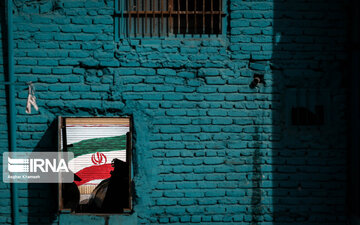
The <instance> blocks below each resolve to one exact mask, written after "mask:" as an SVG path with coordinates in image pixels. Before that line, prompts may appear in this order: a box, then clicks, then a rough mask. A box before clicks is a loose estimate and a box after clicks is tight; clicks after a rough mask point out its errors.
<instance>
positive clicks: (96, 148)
mask: <svg viewBox="0 0 360 225" xmlns="http://www.w3.org/2000/svg"><path fill="white" fill-rule="evenodd" d="M123 149H126V135H121V136H116V137H106V138H93V139H88V140H83V141H80V142H77V143H74V144H73V146H71V147H68V151H69V152H73V153H74V157H77V156H80V155H84V154H90V153H95V152H109V151H114V150H123Z"/></svg>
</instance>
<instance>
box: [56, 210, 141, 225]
mask: <svg viewBox="0 0 360 225" xmlns="http://www.w3.org/2000/svg"><path fill="white" fill-rule="evenodd" d="M77 224H92V225H93V224H94V225H97V224H99V225H105V224H106V225H115V224H122V225H136V224H137V213H134V212H133V213H131V212H129V213H121V214H113V213H101V214H100V213H63V212H61V213H60V214H59V225H77Z"/></svg>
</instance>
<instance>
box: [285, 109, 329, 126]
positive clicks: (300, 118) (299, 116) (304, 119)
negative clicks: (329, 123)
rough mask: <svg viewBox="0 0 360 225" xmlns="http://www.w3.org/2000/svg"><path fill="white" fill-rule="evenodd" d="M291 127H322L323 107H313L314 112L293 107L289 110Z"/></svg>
mask: <svg viewBox="0 0 360 225" xmlns="http://www.w3.org/2000/svg"><path fill="white" fill-rule="evenodd" d="M291 121H292V125H296V126H302V125H303V126H307V125H310V126H311V125H323V124H324V106H322V105H317V106H315V112H312V111H311V110H310V109H308V108H305V107H294V108H292V109H291Z"/></svg>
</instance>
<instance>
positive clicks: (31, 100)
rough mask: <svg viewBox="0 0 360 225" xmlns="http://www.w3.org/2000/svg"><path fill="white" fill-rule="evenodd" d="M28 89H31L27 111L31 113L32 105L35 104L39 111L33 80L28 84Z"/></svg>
mask: <svg viewBox="0 0 360 225" xmlns="http://www.w3.org/2000/svg"><path fill="white" fill-rule="evenodd" d="M28 90H29V93H28V98H27V102H26V110H25V112H26V113H27V114H30V113H31V106H33V107H34V109H35V110H36V111H39V107H38V106H37V104H36V97H35V88H34V85H33V84H32V83H31V82H30V83H29V84H28Z"/></svg>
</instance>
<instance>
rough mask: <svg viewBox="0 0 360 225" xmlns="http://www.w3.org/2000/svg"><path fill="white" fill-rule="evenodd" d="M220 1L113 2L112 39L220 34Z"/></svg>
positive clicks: (221, 15) (221, 9)
mask: <svg viewBox="0 0 360 225" xmlns="http://www.w3.org/2000/svg"><path fill="white" fill-rule="evenodd" d="M224 2H225V1H223V0H116V1H115V36H116V38H117V39H118V38H122V37H154V36H170V35H172V34H174V35H179V34H181V35H185V34H192V35H210V34H215V35H216V34H222V30H223V23H224V22H223V18H224V16H225V14H224V13H223V8H224V5H223V4H224Z"/></svg>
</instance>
